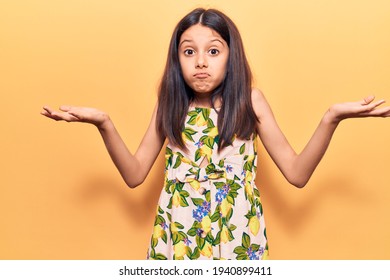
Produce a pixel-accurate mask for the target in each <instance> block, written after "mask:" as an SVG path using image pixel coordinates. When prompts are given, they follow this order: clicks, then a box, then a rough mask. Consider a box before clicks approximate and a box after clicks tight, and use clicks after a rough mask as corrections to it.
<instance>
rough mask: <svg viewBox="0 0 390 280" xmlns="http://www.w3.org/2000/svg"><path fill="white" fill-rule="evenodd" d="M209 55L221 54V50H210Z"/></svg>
mask: <svg viewBox="0 0 390 280" xmlns="http://www.w3.org/2000/svg"><path fill="white" fill-rule="evenodd" d="M209 53H210V54H211V55H218V54H219V50H218V49H210V50H209Z"/></svg>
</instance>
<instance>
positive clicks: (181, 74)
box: [42, 9, 390, 259]
mask: <svg viewBox="0 0 390 280" xmlns="http://www.w3.org/2000/svg"><path fill="white" fill-rule="evenodd" d="M382 103H384V100H380V101H374V97H372V96H369V97H366V98H364V99H363V100H361V101H358V102H350V103H342V104H336V105H333V106H331V107H330V108H329V110H328V111H327V112H326V113H325V115H324V116H323V118H322V120H321V122H320V124H319V125H318V128H317V129H316V131H315V132H314V134H313V136H312V138H311V139H310V141H309V142H308V144H307V145H306V147H305V148H304V149H303V151H302V152H301V153H300V154H296V153H295V151H294V150H293V149H292V147H291V146H290V145H289V143H288V141H287V140H286V138H285V137H284V135H283V133H282V132H281V130H280V129H279V127H278V125H277V123H276V121H275V118H274V116H273V114H272V111H271V108H270V107H269V105H268V103H267V101H266V99H265V97H264V95H263V93H262V92H261V91H260V90H258V89H256V88H252V80H251V72H250V69H249V66H248V62H247V60H246V57H245V53H244V49H243V45H242V41H241V38H240V34H239V32H238V30H237V28H236V26H235V25H234V23H233V22H232V21H231V20H230V19H229V18H228V17H227V16H226V15H224V14H223V13H221V12H219V11H217V10H214V9H208V10H205V9H195V10H194V11H192V12H190V13H189V14H188V15H186V16H185V17H184V18H183V19H182V20H181V21H180V22H179V23H178V25H177V26H176V28H175V30H174V32H173V36H172V39H171V42H170V46H169V53H168V59H167V63H166V68H165V71H164V74H163V78H162V81H161V84H160V88H159V98H158V103H157V105H156V107H155V110H154V113H153V115H152V119H151V122H150V125H149V128H148V129H147V131H146V134H145V136H144V138H143V140H142V142H141V144H140V146H139V148H138V150H137V151H136V152H135V154H132V153H130V152H129V151H128V149H127V148H126V145H125V144H124V142H123V141H122V139H121V137H120V136H119V134H118V132H117V131H116V129H115V127H114V124H113V122H112V121H111V119H110V117H109V116H108V115H107V114H106V113H104V112H101V111H99V110H97V109H93V108H81V107H71V106H61V107H60V111H53V110H52V109H50V108H49V107H44V111H43V112H42V114H43V115H44V116H46V117H49V118H51V119H54V120H65V121H68V122H86V123H91V124H93V125H95V126H96V127H97V128H98V130H99V132H100V134H101V136H102V138H103V140H104V143H105V145H106V147H107V150H108V152H109V154H110V156H111V158H112V160H113V162H114V163H115V165H116V167H117V168H118V170H119V172H120V173H121V175H122V177H123V179H124V181H125V182H126V184H127V185H128V186H129V187H131V188H134V187H136V186H138V185H140V184H141V183H142V182H143V181H144V179H145V177H146V176H147V174H148V172H149V170H150V169H151V167H152V165H153V163H154V161H155V159H156V157H157V155H158V153H159V151H160V150H161V148H162V146H163V144H164V141H165V139H167V140H168V144H167V147H166V154H165V157H166V162H165V166H166V169H165V181H164V182H165V183H164V188H163V190H162V193H161V196H160V200H159V203H158V207H157V212H156V219H155V223H154V230H153V234H152V237H151V243H150V247H149V250H148V254H147V258H148V259H266V258H267V257H268V244H267V234H266V228H265V223H264V216H263V208H262V204H261V200H260V194H259V191H258V190H257V188H256V187H255V177H256V160H257V148H256V141H255V140H256V137H257V136H259V138H260V139H261V141H262V143H263V145H264V147H265V148H266V150H267V151H268V153H269V154H270V156H271V158H272V159H273V161H274V162H275V163H276V165H277V166H278V168H279V169H280V171H281V172H282V173H283V175H284V176H285V178H286V179H287V180H288V181H289V182H290V183H291V184H293V185H295V186H297V187H300V188H301V187H303V186H305V184H306V183H307V181H308V180H309V178H310V176H311V175H312V173H313V171H314V169H315V168H316V166H317V165H318V163H319V162H320V160H321V158H322V156H323V155H324V153H325V151H326V149H327V147H328V145H329V142H330V140H331V137H332V135H333V133H334V131H335V129H336V127H337V126H338V124H339V123H340V121H341V120H343V119H346V118H354V117H369V116H372V117H388V116H390V107H382V108H379V107H378V106H379V105H381V104H382Z"/></svg>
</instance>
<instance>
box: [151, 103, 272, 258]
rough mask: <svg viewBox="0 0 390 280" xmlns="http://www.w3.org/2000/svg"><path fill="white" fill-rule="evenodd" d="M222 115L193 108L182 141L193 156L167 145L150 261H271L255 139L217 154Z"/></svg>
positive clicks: (211, 110) (205, 109) (236, 142)
mask: <svg viewBox="0 0 390 280" xmlns="http://www.w3.org/2000/svg"><path fill="white" fill-rule="evenodd" d="M217 118H218V114H217V112H216V111H215V110H214V109H212V108H195V107H190V109H189V111H188V114H187V118H186V121H185V129H184V131H183V132H182V137H183V139H184V140H185V142H186V145H187V147H188V151H187V152H185V151H183V150H180V149H178V148H177V147H174V146H171V145H169V144H168V145H167V148H166V154H165V158H166V161H165V182H164V188H163V190H162V192H161V195H160V199H159V203H158V206H157V211H156V219H155V222H154V229H153V235H152V237H151V242H150V247H149V249H148V252H147V259H157V260H165V259H174V260H183V259H190V260H196V259H209V260H212V259H238V260H259V259H266V258H267V257H268V244H267V237H266V229H265V223H264V216H263V208H262V205H261V201H260V193H259V191H258V189H257V188H256V186H255V176H256V160H257V152H256V135H255V134H253V135H252V137H251V139H248V140H242V139H238V138H235V139H233V144H232V145H230V146H228V147H226V148H224V149H223V150H222V151H221V152H219V153H218V148H217V145H218V140H219V136H218V129H217V127H216V124H217Z"/></svg>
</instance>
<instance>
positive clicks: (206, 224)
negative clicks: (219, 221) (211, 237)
mask: <svg viewBox="0 0 390 280" xmlns="http://www.w3.org/2000/svg"><path fill="white" fill-rule="evenodd" d="M200 225H201V226H202V230H203V233H204V234H208V233H209V232H210V231H211V219H210V217H209V216H205V217H203V219H202V222H201V223H200Z"/></svg>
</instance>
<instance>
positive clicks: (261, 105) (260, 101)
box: [251, 88, 269, 118]
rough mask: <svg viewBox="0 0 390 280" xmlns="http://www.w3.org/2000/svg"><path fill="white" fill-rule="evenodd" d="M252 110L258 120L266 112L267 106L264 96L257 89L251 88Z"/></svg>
mask: <svg viewBox="0 0 390 280" xmlns="http://www.w3.org/2000/svg"><path fill="white" fill-rule="evenodd" d="M251 101H252V108H253V111H254V112H255V114H256V116H257V117H258V118H260V117H261V116H262V115H263V114H264V113H265V112H267V111H268V109H269V105H268V102H267V100H266V99H265V96H264V94H263V92H262V91H261V90H259V89H258V88H252V92H251Z"/></svg>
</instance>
